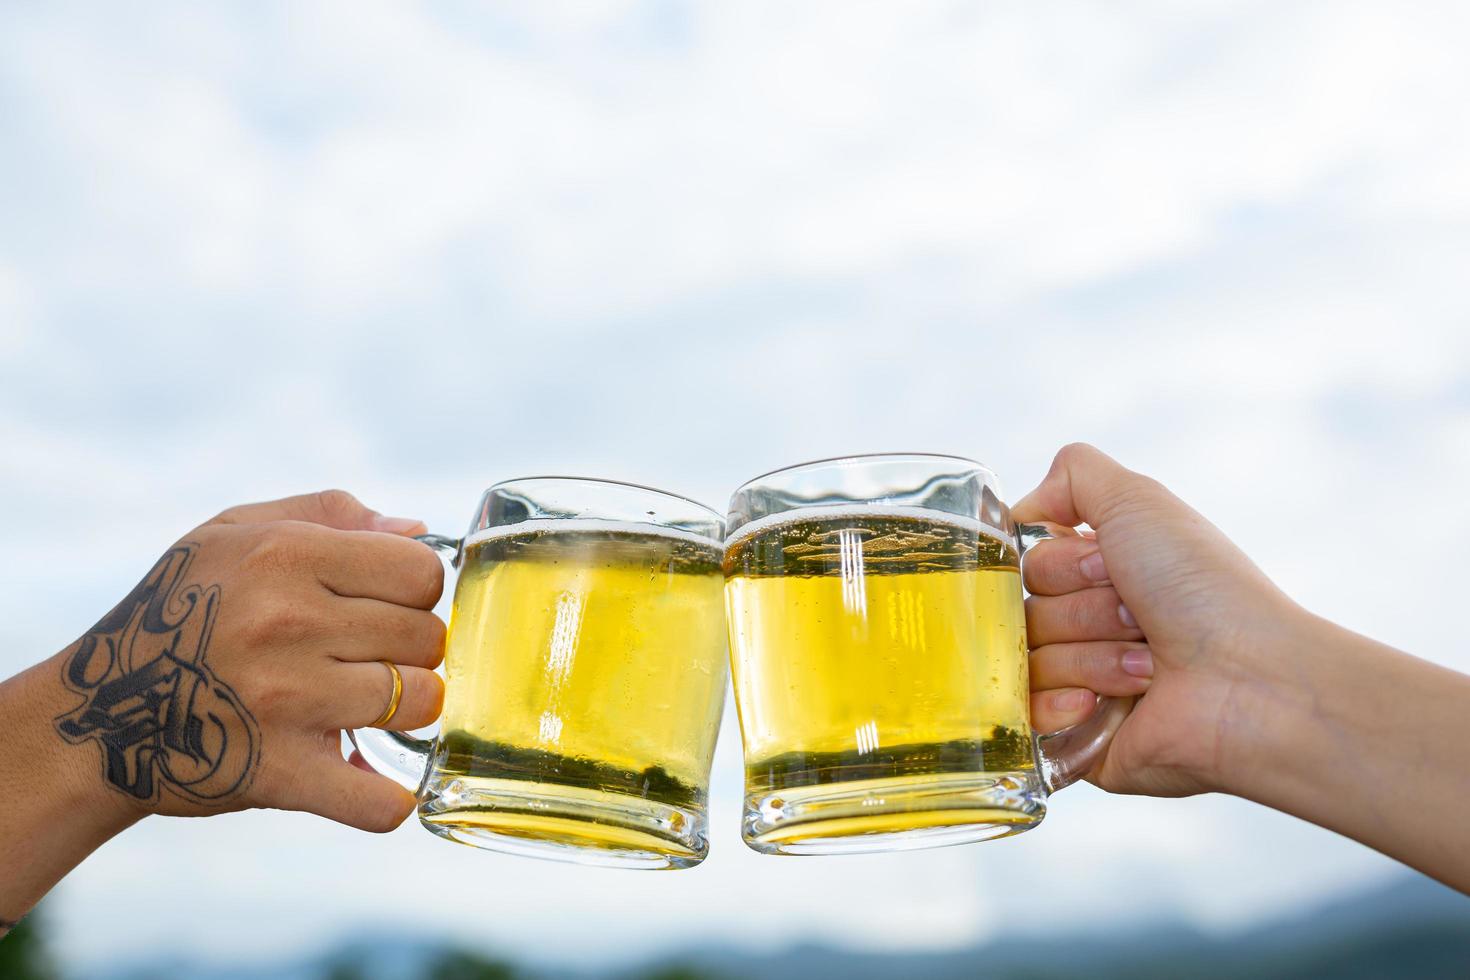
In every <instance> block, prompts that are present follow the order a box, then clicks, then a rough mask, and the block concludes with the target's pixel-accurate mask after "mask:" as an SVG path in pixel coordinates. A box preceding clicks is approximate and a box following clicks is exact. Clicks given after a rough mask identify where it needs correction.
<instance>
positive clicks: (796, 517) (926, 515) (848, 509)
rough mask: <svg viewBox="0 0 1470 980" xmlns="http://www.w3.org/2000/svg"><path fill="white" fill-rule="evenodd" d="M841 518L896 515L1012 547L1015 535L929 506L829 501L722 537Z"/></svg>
mask: <svg viewBox="0 0 1470 980" xmlns="http://www.w3.org/2000/svg"><path fill="white" fill-rule="evenodd" d="M844 517H845V518H852V519H854V520H871V519H873V518H875V517H877V518H882V517H896V518H900V519H904V520H921V521H927V522H929V523H931V524H950V525H953V526H955V527H959V528H963V529H964V530H966V531H968V532H970V533H973V534H976V535H979V536H982V537H987V538H995V539H996V540H998V541H1001V542H1003V543H1005V544H1009V545H1012V546H1014V545H1015V543H1016V537H1015V535H1014V534H1012V533H1011V532H1010V531H1004V530H1002V529H1000V528H998V527H996V526H995V525H993V524H987V523H985V522H984V521H980V520H977V519H976V518H973V517H964V516H961V515H959V514H951V513H948V512H947V511H942V510H934V509H932V508H929V507H895V506H893V505H891V504H829V505H824V506H817V507H797V508H795V509H794V510H783V511H782V512H781V513H779V514H767V515H766V516H765V517H760V518H757V519H756V520H753V521H751V522H750V523H749V524H742V525H741V526H740V530H738V531H736V532H735V533H734V534H732V535H730V537H729V538H727V539H726V540H725V547H726V548H727V549H728V548H733V547H734V546H735V545H736V544H738V543H739V542H741V541H744V540H745V539H746V538H749V537H753V536H754V535H757V534H760V533H761V532H762V531H768V530H770V529H771V528H773V527H778V526H780V525H782V524H800V523H803V522H805V521H825V520H832V519H834V518H844Z"/></svg>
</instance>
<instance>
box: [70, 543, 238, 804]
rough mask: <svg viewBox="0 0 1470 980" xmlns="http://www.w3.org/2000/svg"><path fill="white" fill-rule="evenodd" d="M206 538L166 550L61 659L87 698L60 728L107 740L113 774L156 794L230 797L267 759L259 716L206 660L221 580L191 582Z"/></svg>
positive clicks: (150, 797)
mask: <svg viewBox="0 0 1470 980" xmlns="http://www.w3.org/2000/svg"><path fill="white" fill-rule="evenodd" d="M197 547H198V546H197V545H194V544H191V543H187V542H186V543H183V544H180V545H177V546H176V547H174V548H173V549H172V550H171V551H169V552H168V553H167V554H166V555H164V556H163V557H162V558H160V559H159V560H158V564H156V565H154V566H153V569H152V570H151V571H150V572H149V573H148V574H147V575H146V576H144V578H143V581H141V582H139V583H138V584H137V586H136V587H135V588H134V589H133V591H132V592H131V593H129V594H128V596H127V598H125V599H123V601H122V602H120V603H119V604H118V606H117V608H115V609H113V610H112V612H110V613H108V614H107V615H106V616H104V617H102V620H101V621H100V622H99V623H98V624H97V625H96V626H94V627H92V628H91V629H90V630H88V631H87V633H86V635H84V636H83V637H82V638H81V640H80V641H78V643H77V646H76V649H75V650H74V651H73V652H72V654H71V655H70V656H69V657H67V659H66V662H65V663H64V664H63V665H62V668H61V678H62V681H63V683H65V684H66V686H67V687H68V688H70V689H71V690H73V691H75V692H76V693H78V694H80V695H82V696H83V697H84V698H85V700H84V702H83V703H82V704H81V705H79V706H78V707H76V708H74V709H73V710H71V711H68V712H66V713H65V714H62V715H59V716H58V717H57V718H56V729H57V731H59V732H60V733H61V735H62V737H63V738H65V739H66V740H67V741H68V742H72V743H73V744H79V743H81V742H86V741H92V740H95V741H97V742H98V743H100V744H101V746H102V756H103V774H104V776H105V778H106V779H107V782H108V783H109V784H111V785H112V786H113V787H115V788H116V789H118V790H120V791H122V792H124V793H127V794H128V795H129V796H133V797H135V798H137V799H139V800H144V801H148V802H157V800H158V798H159V791H160V787H164V788H167V789H168V790H169V791H170V792H172V793H175V794H177V795H178V796H181V797H183V798H184V799H186V800H190V801H192V802H196V803H224V802H227V801H228V800H229V799H231V798H232V797H234V796H236V795H238V794H239V793H241V792H243V791H244V789H245V788H246V787H247V786H248V785H249V784H250V780H251V778H252V777H253V776H254V774H255V769H256V765H257V763H258V762H259V761H260V730H259V727H258V726H257V725H256V722H255V718H254V716H253V715H251V714H250V712H249V711H248V710H247V709H246V708H245V706H244V705H243V704H242V703H241V702H240V699H239V698H238V697H237V696H236V695H235V692H234V691H232V690H231V689H230V688H229V686H228V685H226V684H225V683H223V682H222V681H221V680H220V679H219V678H218V677H216V676H215V675H214V672H213V671H211V670H210V669H209V667H208V665H206V663H205V656H206V655H207V654H208V652H209V639H210V633H211V632H212V630H213V629H214V621H215V616H216V615H217V614H218V612H219V603H220V588H219V586H218V585H211V586H208V587H205V586H202V585H197V584H196V585H189V586H187V587H182V588H181V584H182V583H183V581H184V576H185V574H186V573H187V572H188V570H189V565H190V564H191V563H192V562H193V559H194V552H195V550H196V549H197Z"/></svg>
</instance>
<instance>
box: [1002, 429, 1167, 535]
mask: <svg viewBox="0 0 1470 980" xmlns="http://www.w3.org/2000/svg"><path fill="white" fill-rule="evenodd" d="M1161 496H1162V497H1167V498H1169V499H1173V498H1172V495H1170V494H1169V493H1168V491H1166V490H1164V489H1163V487H1161V486H1160V485H1159V484H1158V483H1157V482H1155V481H1153V480H1151V479H1149V478H1148V477H1146V476H1143V475H1142V474H1139V473H1134V472H1133V471H1132V470H1130V469H1127V468H1125V467H1123V466H1121V465H1119V464H1118V462H1117V461H1116V460H1114V459H1113V458H1112V457H1111V456H1108V455H1106V454H1105V453H1103V452H1101V451H1099V450H1097V449H1095V448H1093V447H1092V446H1089V445H1087V444H1086V443H1081V442H1074V443H1072V444H1071V445H1069V446H1063V447H1062V449H1061V451H1060V452H1058V453H1057V455H1056V458H1055V459H1054V460H1052V464H1051V469H1050V471H1048V472H1047V474H1046V476H1045V477H1044V478H1043V479H1042V481H1041V483H1040V485H1039V486H1037V488H1036V489H1035V490H1032V491H1031V492H1030V493H1028V494H1027V495H1026V496H1024V497H1022V498H1021V499H1020V500H1019V501H1017V502H1016V505H1015V506H1014V507H1012V508H1011V514H1012V516H1013V517H1015V519H1016V520H1018V521H1025V522H1034V521H1055V522H1056V523H1058V524H1065V525H1067V526H1068V527H1075V526H1077V525H1078V524H1083V523H1086V524H1090V525H1092V526H1093V527H1095V528H1096V527H1101V526H1102V525H1103V524H1104V523H1105V522H1106V521H1107V518H1108V515H1109V514H1110V513H1112V512H1113V511H1114V510H1115V509H1116V508H1117V507H1118V506H1120V505H1123V504H1126V503H1128V502H1129V501H1131V500H1135V499H1139V498H1146V499H1150V500H1155V499H1157V498H1160V497H1161Z"/></svg>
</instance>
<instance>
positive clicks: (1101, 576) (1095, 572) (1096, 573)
mask: <svg viewBox="0 0 1470 980" xmlns="http://www.w3.org/2000/svg"><path fill="white" fill-rule="evenodd" d="M1077 567H1078V568H1079V569H1080V570H1081V572H1082V574H1083V575H1084V576H1086V577H1087V578H1088V579H1089V580H1090V581H1093V582H1106V581H1107V580H1108V569H1107V566H1105V565H1104V564H1103V556H1102V552H1101V551H1094V552H1093V553H1092V554H1090V555H1088V556H1087V557H1086V558H1084V559H1082V560H1081V561H1079V562H1078V563H1077Z"/></svg>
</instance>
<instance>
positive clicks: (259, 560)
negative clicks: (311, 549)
mask: <svg viewBox="0 0 1470 980" xmlns="http://www.w3.org/2000/svg"><path fill="white" fill-rule="evenodd" d="M306 551H307V549H306V546H305V541H304V535H303V534H302V533H301V532H300V530H299V529H298V528H296V527H295V526H294V525H292V524H288V523H274V524H262V525H260V527H259V528H258V529H257V530H256V531H255V541H254V542H253V544H252V545H251V546H250V550H249V551H248V552H247V553H246V555H245V564H246V565H247V566H249V567H250V568H252V569H255V570H257V571H265V572H269V573H282V572H291V571H295V570H296V569H297V568H299V567H300V565H301V564H302V561H303V559H304V558H305V556H306Z"/></svg>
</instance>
